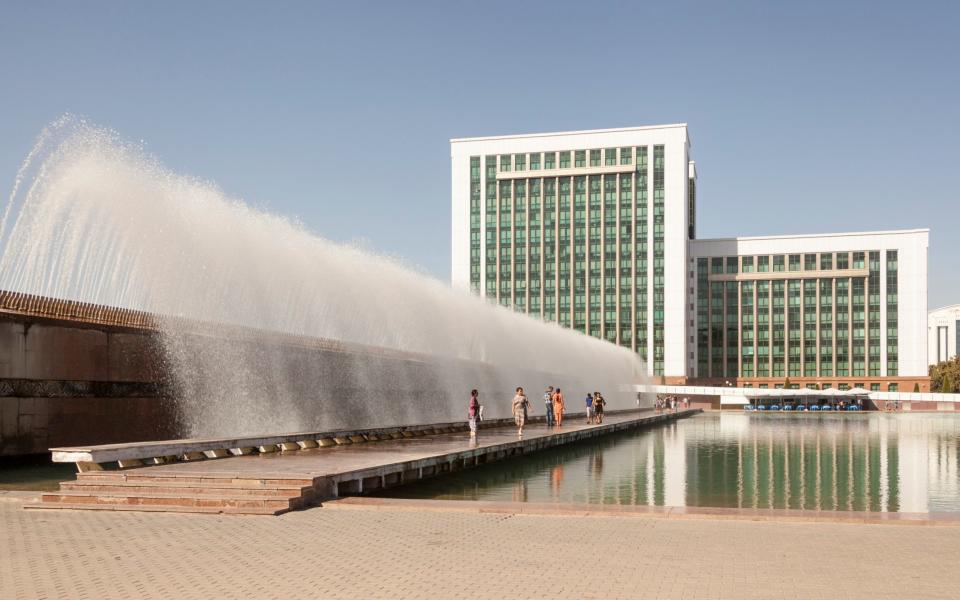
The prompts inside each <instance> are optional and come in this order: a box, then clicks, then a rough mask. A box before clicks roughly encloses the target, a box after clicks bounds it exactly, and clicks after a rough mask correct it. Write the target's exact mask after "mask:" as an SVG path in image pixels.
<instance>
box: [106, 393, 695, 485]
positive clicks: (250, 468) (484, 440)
mask: <svg viewBox="0 0 960 600" xmlns="http://www.w3.org/2000/svg"><path fill="white" fill-rule="evenodd" d="M696 412H699V411H694V410H688V411H680V412H679V413H677V414H671V413H663V414H655V413H654V412H653V411H644V412H639V413H638V412H635V411H631V412H624V413H618V414H611V415H608V416H607V417H606V418H605V419H604V421H603V424H602V425H586V424H585V423H584V421H583V420H582V416H580V418H575V419H568V420H566V421H565V422H564V424H563V427H561V428H556V427H547V426H546V425H544V424H543V423H533V424H531V425H528V426H527V427H524V432H523V437H522V438H521V437H519V436H517V430H516V428H514V427H496V428H484V429H481V430H480V431H479V432H478V434H477V439H476V441H475V442H472V441H471V440H470V434H469V433H468V432H465V431H463V432H457V433H445V434H434V435H429V436H424V437H418V438H408V439H399V440H383V441H378V442H371V443H361V444H349V445H346V446H334V447H330V448H315V449H310V450H300V451H297V452H283V453H281V452H276V453H272V454H259V455H255V456H233V457H229V458H221V459H217V460H205V461H197V462H181V463H173V464H169V465H160V466H152V467H142V468H137V469H127V470H125V471H123V472H124V473H126V474H127V475H140V474H143V475H150V476H153V477H165V476H177V477H187V476H193V475H196V476H202V477H245V478H264V479H269V478H274V479H276V478H280V477H287V478H303V479H314V478H317V477H329V476H333V475H340V474H343V473H351V472H356V471H366V470H370V469H376V468H378V467H383V466H385V465H391V464H397V463H404V462H410V461H423V460H427V459H436V460H437V462H441V461H442V460H443V459H444V458H445V457H447V456H448V455H451V454H456V453H459V452H464V451H469V450H473V451H477V452H476V453H477V454H481V453H482V451H483V450H485V449H490V448H495V447H501V446H504V445H507V444H509V445H523V446H524V447H530V448H533V447H537V446H539V445H540V442H542V441H544V440H546V439H548V438H558V437H566V434H572V433H580V432H584V433H586V432H588V431H590V430H593V431H595V432H597V433H601V432H603V433H609V432H612V431H613V430H614V429H619V427H617V426H618V425H626V424H636V425H647V424H650V425H652V424H654V423H655V422H661V421H663V420H668V419H672V418H677V417H683V416H689V415H692V414H695V413H696ZM560 441H563V440H560Z"/></svg>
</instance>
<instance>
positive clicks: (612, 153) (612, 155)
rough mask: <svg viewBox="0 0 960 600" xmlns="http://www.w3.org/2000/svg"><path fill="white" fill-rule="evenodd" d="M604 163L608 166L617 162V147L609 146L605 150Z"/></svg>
mask: <svg viewBox="0 0 960 600" xmlns="http://www.w3.org/2000/svg"><path fill="white" fill-rule="evenodd" d="M603 158H604V164H605V165H606V166H608V167H610V166H613V165H616V164H617V149H616V148H607V149H606V150H604V151H603Z"/></svg>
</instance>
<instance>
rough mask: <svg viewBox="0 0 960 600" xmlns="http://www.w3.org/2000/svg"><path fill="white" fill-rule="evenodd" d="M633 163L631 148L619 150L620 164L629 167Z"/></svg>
mask: <svg viewBox="0 0 960 600" xmlns="http://www.w3.org/2000/svg"><path fill="white" fill-rule="evenodd" d="M632 162H633V148H620V164H621V165H629V164H630V163H632Z"/></svg>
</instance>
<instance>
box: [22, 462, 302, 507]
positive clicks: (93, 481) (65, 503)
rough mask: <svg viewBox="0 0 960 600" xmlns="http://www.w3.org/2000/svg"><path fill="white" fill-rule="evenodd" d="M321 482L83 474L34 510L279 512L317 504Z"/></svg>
mask: <svg viewBox="0 0 960 600" xmlns="http://www.w3.org/2000/svg"><path fill="white" fill-rule="evenodd" d="M320 489H321V486H320V485H319V483H318V482H315V481H314V480H312V479H303V478H296V477H292V478H288V479H273V478H271V479H258V478H242V479H241V478H236V477H231V476H224V477H216V476H210V475H204V476H203V477H188V476H187V477H180V476H169V475H164V476H160V475H157V476H152V475H147V474H132V473H130V474H128V473H125V472H123V471H114V472H109V471H99V472H97V471H93V472H87V473H78V474H77V480H76V481H66V482H63V483H61V484H60V491H58V492H48V493H44V494H42V495H41V496H40V500H39V502H34V503H30V504H28V505H26V507H27V508H31V509H51V508H52V509H63V508H68V509H75V510H113V511H144V512H193V513H224V514H246V515H279V514H283V513H285V512H288V511H291V510H299V509H302V508H306V507H307V506H311V505H316V504H318V503H319V500H320V499H321V493H320Z"/></svg>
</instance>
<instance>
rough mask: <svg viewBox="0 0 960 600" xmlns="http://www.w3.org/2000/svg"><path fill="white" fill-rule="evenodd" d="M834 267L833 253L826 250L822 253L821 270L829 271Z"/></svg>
mask: <svg viewBox="0 0 960 600" xmlns="http://www.w3.org/2000/svg"><path fill="white" fill-rule="evenodd" d="M831 269H833V253H832V252H824V253H822V254H820V270H821V271H829V270H831Z"/></svg>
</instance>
